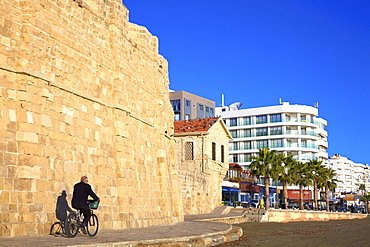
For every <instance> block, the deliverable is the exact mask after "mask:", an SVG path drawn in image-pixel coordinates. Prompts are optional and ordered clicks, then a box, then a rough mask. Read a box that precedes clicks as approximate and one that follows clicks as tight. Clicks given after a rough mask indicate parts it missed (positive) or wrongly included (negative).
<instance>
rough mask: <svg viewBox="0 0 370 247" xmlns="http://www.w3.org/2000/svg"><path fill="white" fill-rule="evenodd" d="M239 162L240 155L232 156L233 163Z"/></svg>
mask: <svg viewBox="0 0 370 247" xmlns="http://www.w3.org/2000/svg"><path fill="white" fill-rule="evenodd" d="M238 162H239V160H238V155H237V154H233V155H232V163H238Z"/></svg>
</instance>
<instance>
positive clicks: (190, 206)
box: [176, 122, 229, 214]
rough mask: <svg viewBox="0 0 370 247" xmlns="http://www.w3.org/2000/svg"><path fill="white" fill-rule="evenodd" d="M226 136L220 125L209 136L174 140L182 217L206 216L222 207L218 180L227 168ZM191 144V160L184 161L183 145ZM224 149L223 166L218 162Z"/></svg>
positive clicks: (220, 188) (220, 179)
mask: <svg viewBox="0 0 370 247" xmlns="http://www.w3.org/2000/svg"><path fill="white" fill-rule="evenodd" d="M228 141H229V139H228V136H227V134H226V133H225V130H224V129H223V128H222V126H221V124H220V122H218V123H216V125H215V126H213V127H212V130H211V131H210V133H209V134H206V135H189V136H183V137H176V147H177V152H176V153H177V154H179V155H178V159H179V160H178V163H179V170H178V177H179V183H180V186H181V189H180V190H181V195H182V203H183V211H184V214H204V213H210V212H211V211H212V210H213V209H214V208H215V207H217V206H222V185H221V183H222V180H223V178H224V176H225V174H226V172H227V170H228V167H229V158H228V150H227V148H228ZM186 142H192V143H193V147H194V160H186V159H185V143H186ZM212 142H214V143H216V160H215V161H213V160H212ZM221 146H224V148H225V149H224V162H221Z"/></svg>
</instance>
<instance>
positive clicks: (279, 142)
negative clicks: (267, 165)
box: [269, 139, 283, 148]
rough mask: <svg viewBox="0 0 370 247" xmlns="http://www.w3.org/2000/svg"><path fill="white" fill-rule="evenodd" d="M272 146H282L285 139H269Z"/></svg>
mask: <svg viewBox="0 0 370 247" xmlns="http://www.w3.org/2000/svg"><path fill="white" fill-rule="evenodd" d="M269 143H270V148H282V147H283V139H272V140H270V141H269Z"/></svg>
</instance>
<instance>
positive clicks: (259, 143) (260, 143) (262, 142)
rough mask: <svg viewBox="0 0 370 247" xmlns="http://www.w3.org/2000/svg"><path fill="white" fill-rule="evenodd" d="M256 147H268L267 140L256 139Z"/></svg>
mask: <svg viewBox="0 0 370 247" xmlns="http://www.w3.org/2000/svg"><path fill="white" fill-rule="evenodd" d="M256 143H257V148H258V149H259V148H268V141H267V140H258V141H256Z"/></svg>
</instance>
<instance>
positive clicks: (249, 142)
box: [243, 141, 252, 150]
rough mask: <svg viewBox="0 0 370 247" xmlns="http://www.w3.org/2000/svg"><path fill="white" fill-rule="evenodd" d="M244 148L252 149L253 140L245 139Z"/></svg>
mask: <svg viewBox="0 0 370 247" xmlns="http://www.w3.org/2000/svg"><path fill="white" fill-rule="evenodd" d="M243 149H244V150H247V149H252V142H251V141H245V142H243Z"/></svg>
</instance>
